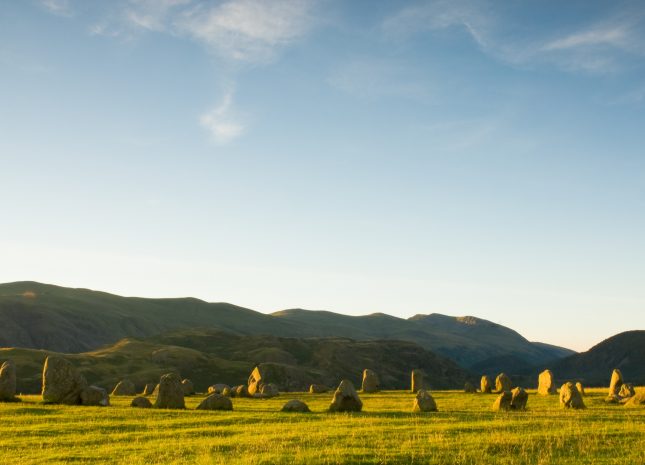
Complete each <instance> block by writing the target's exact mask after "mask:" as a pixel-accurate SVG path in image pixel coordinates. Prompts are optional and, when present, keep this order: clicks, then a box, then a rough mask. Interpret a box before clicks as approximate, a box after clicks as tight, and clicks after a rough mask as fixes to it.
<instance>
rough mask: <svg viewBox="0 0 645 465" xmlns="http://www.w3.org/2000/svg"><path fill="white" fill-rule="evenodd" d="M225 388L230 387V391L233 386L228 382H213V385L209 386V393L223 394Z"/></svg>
mask: <svg viewBox="0 0 645 465" xmlns="http://www.w3.org/2000/svg"><path fill="white" fill-rule="evenodd" d="M224 389H228V390H229V391H230V390H231V388H230V387H229V386H228V384H221V383H220V384H213V385H212V386H209V387H208V393H209V394H222V393H223V392H224Z"/></svg>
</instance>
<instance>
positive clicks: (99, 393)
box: [81, 386, 110, 407]
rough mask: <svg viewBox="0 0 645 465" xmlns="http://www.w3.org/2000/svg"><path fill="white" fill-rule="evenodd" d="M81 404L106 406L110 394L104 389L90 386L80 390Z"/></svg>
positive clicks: (108, 403)
mask: <svg viewBox="0 0 645 465" xmlns="http://www.w3.org/2000/svg"><path fill="white" fill-rule="evenodd" d="M81 404H82V405H88V406H97V407H107V406H108V405H110V396H108V393H107V391H106V390H105V389H103V388H100V387H98V386H90V387H88V388H85V389H83V391H82V392H81Z"/></svg>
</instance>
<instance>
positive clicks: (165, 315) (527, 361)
mask: <svg viewBox="0 0 645 465" xmlns="http://www.w3.org/2000/svg"><path fill="white" fill-rule="evenodd" d="M0 322H2V325H0V347H1V346H5V347H24V348H32V349H43V350H52V351H58V352H66V353H80V352H87V351H91V350H94V349H97V348H98V347H101V346H103V345H106V344H114V343H115V342H116V341H119V340H120V339H122V338H125V337H135V338H145V337H149V336H154V335H157V334H161V333H164V332H168V331H176V330H186V329H191V328H209V329H218V330H222V331H226V332H229V333H231V334H237V335H271V336H276V337H347V338H352V339H356V340H374V339H382V340H402V341H409V342H414V343H416V344H418V345H420V346H421V347H423V348H425V349H427V350H430V351H432V352H434V353H437V354H440V355H443V356H445V357H448V358H451V359H453V360H455V361H456V362H457V363H458V364H460V365H461V366H462V367H464V368H471V367H478V366H482V367H486V369H487V370H491V371H493V372H494V371H501V370H502V369H504V366H503V365H502V364H500V363H498V362H499V361H501V360H504V359H505V358H507V357H513V360H514V361H515V363H517V364H518V365H524V366H526V367H529V366H534V365H539V364H542V363H547V362H551V361H552V360H554V359H557V358H561V357H563V356H566V355H570V354H573V353H574V352H573V351H570V350H568V349H564V348H561V347H554V346H549V345H547V344H541V343H534V342H530V341H528V340H526V339H525V338H524V337H522V336H521V335H520V334H518V333H517V332H515V331H513V330H511V329H509V328H506V327H504V326H501V325H498V324H495V323H492V322H490V321H486V320H482V319H479V318H474V317H450V316H445V315H439V314H431V315H416V316H414V317H412V318H409V319H403V318H397V317H393V316H390V315H385V314H382V313H376V314H372V315H366V316H347V315H341V314H337V313H332V312H325V311H308V310H301V309H292V310H283V311H280V312H276V313H273V314H271V315H267V314H263V313H260V312H256V311H253V310H250V309H246V308H242V307H237V306H235V305H231V304H227V303H208V302H204V301H202V300H199V299H194V298H177V299H146V298H138V297H121V296H117V295H113V294H108V293H105V292H97V291H91V290H88V289H71V288H65V287H59V286H53V285H48V284H41V283H36V282H16V283H8V284H0Z"/></svg>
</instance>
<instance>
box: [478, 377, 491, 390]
mask: <svg viewBox="0 0 645 465" xmlns="http://www.w3.org/2000/svg"><path fill="white" fill-rule="evenodd" d="M479 384H480V386H479V387H480V390H481V392H482V393H484V394H490V393H491V392H493V383H492V382H491V380H490V377H489V376H487V375H484V376H482V379H481V382H480V383H479Z"/></svg>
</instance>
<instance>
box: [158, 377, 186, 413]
mask: <svg viewBox="0 0 645 465" xmlns="http://www.w3.org/2000/svg"><path fill="white" fill-rule="evenodd" d="M154 407H155V408H174V409H183V408H186V404H185V402H184V388H183V386H182V384H181V378H180V377H179V376H177V375H176V374H174V373H168V374H166V375H163V376H162V377H161V379H160V380H159V394H158V395H157V399H156V401H155V405H154Z"/></svg>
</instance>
